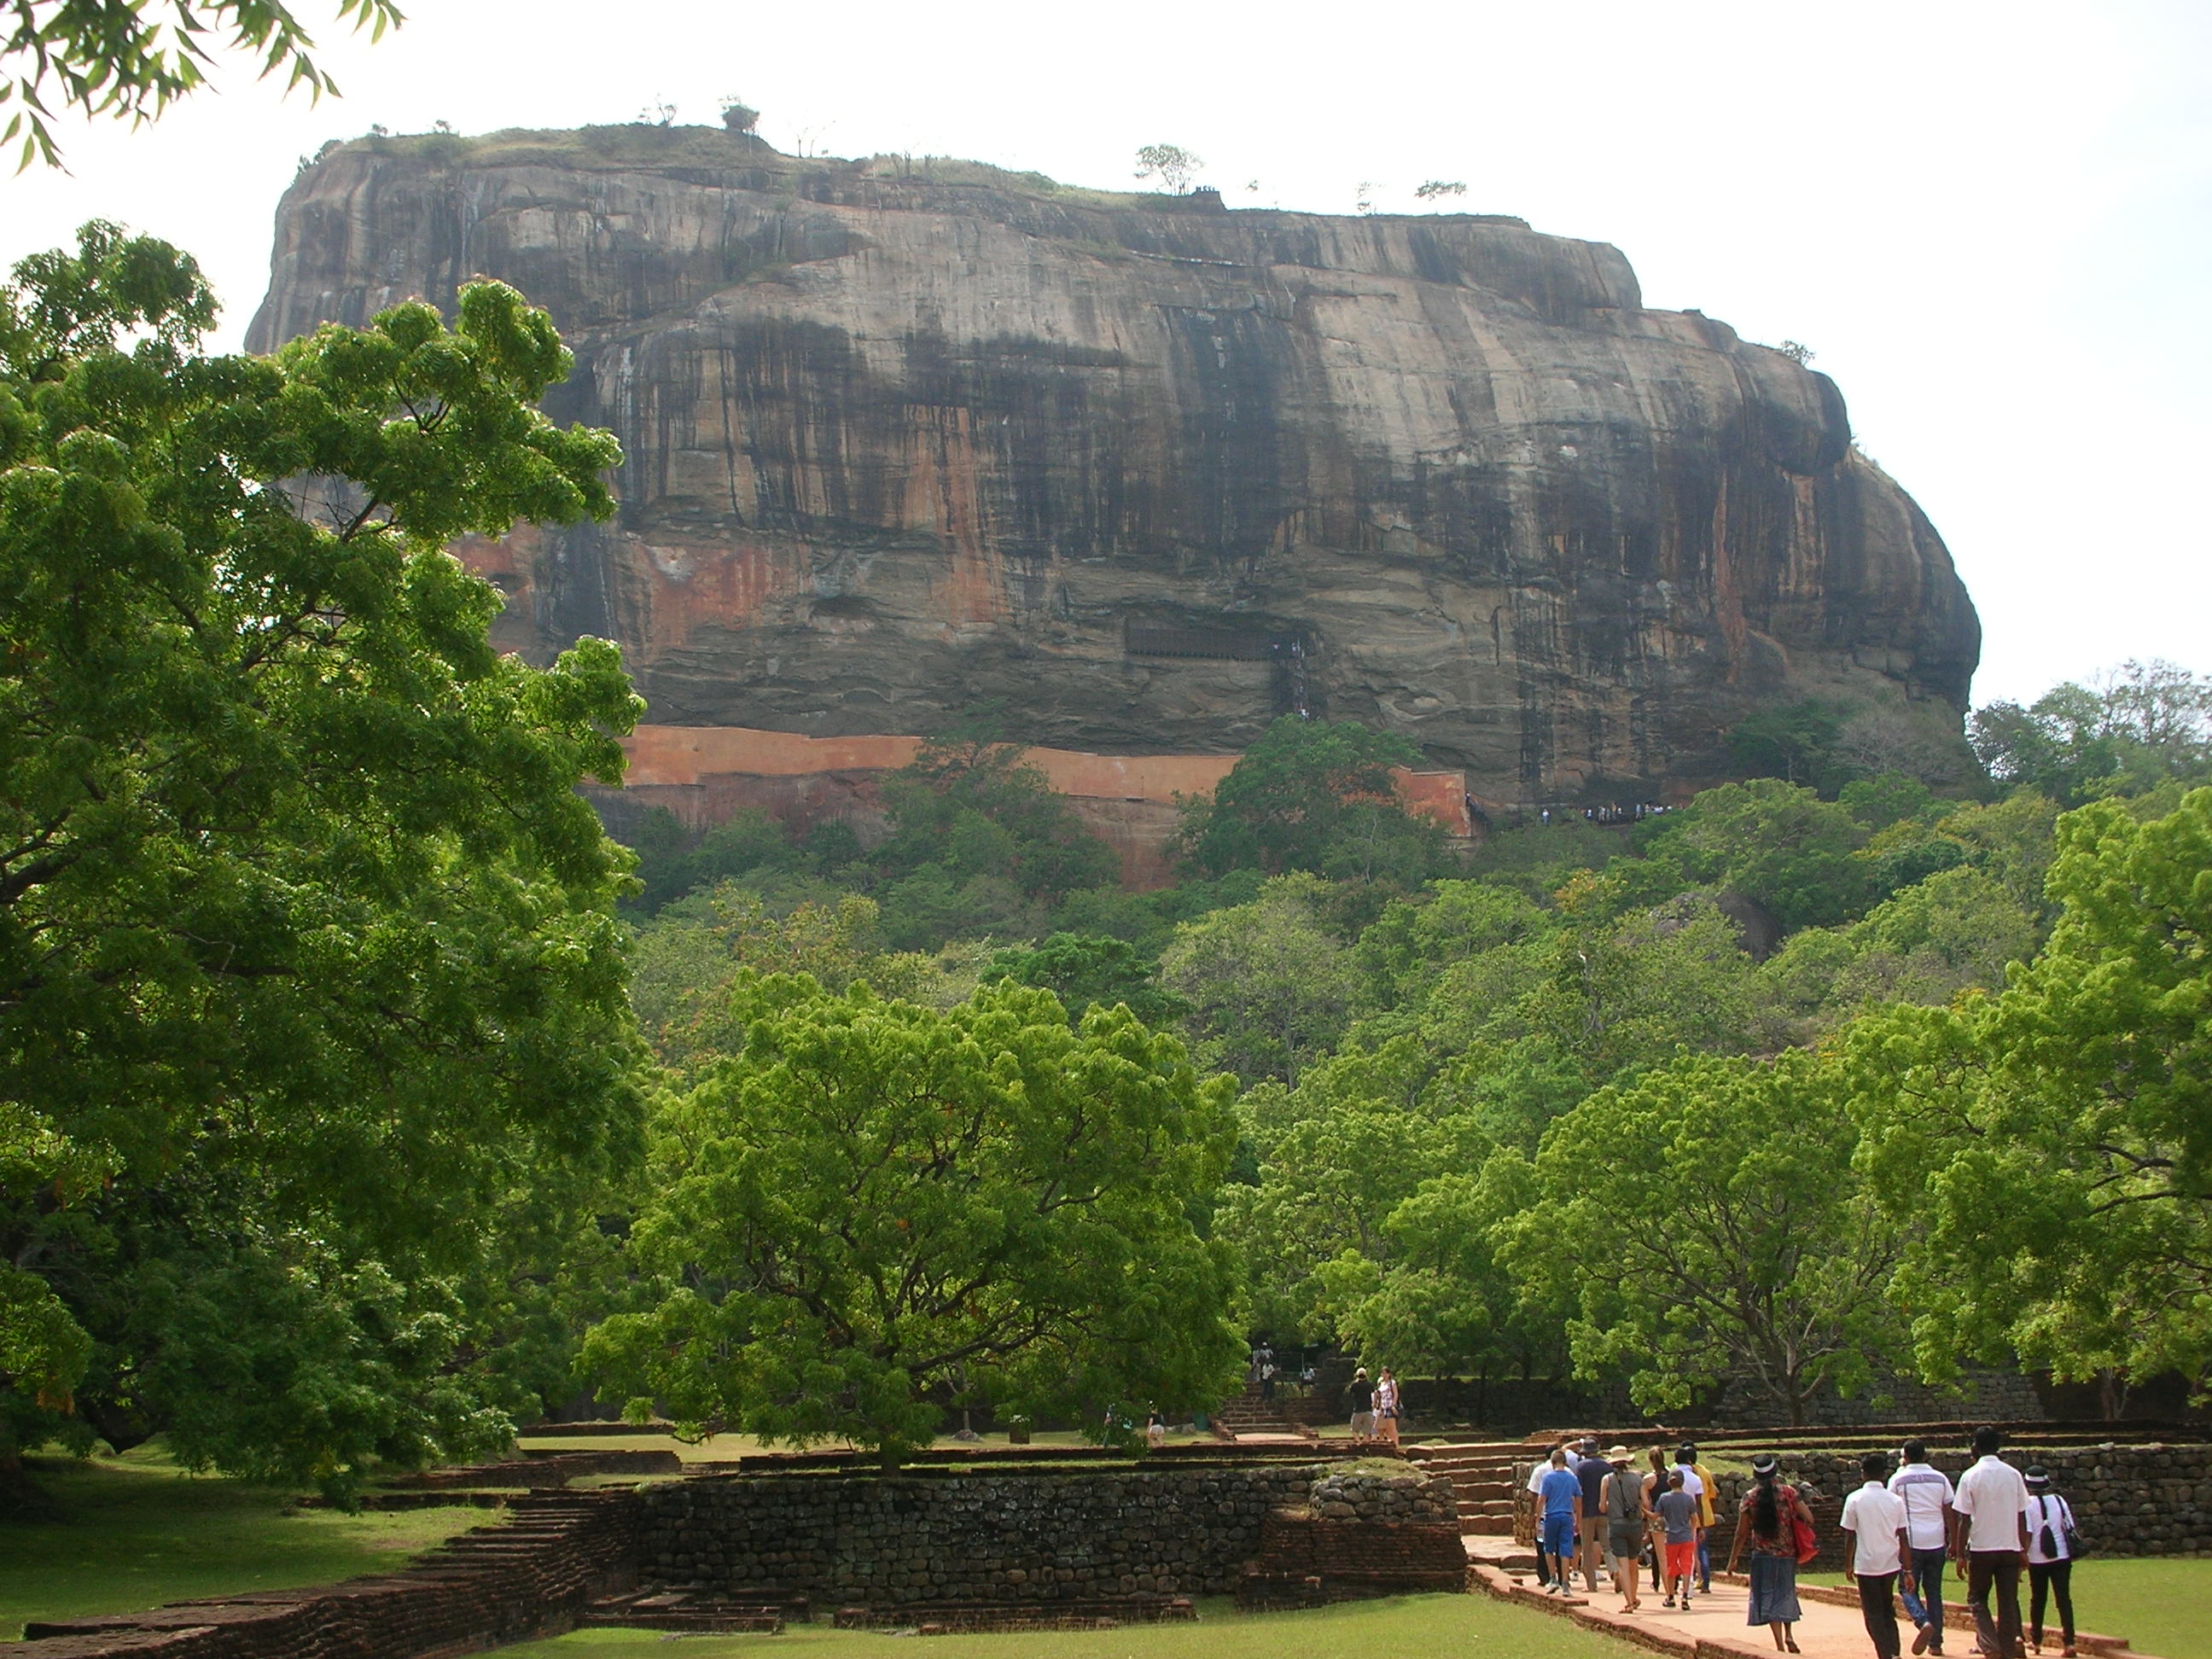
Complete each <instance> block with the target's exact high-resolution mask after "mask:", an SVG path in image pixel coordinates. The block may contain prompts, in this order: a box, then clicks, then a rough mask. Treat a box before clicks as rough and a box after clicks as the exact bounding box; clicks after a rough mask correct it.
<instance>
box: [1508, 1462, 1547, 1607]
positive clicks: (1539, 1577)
mask: <svg viewBox="0 0 2212 1659" xmlns="http://www.w3.org/2000/svg"><path fill="white" fill-rule="evenodd" d="M1555 1449H1556V1448H1555ZM1551 1472H1552V1454H1551V1453H1550V1452H1547V1453H1545V1454H1544V1455H1543V1456H1541V1457H1540V1458H1538V1459H1537V1460H1536V1467H1535V1468H1533V1469H1531V1470H1529V1471H1528V1484H1527V1485H1526V1486H1524V1487H1523V1488H1522V1492H1521V1495H1520V1497H1521V1504H1522V1507H1521V1515H1522V1520H1524V1521H1525V1522H1527V1524H1528V1536H1527V1537H1526V1538H1523V1537H1522V1536H1521V1533H1520V1529H1519V1528H1518V1526H1517V1525H1516V1528H1515V1531H1514V1534H1513V1541H1514V1542H1515V1543H1516V1544H1526V1545H1528V1547H1530V1548H1531V1549H1534V1551H1535V1552H1536V1581H1537V1583H1541V1584H1548V1583H1551V1582H1552V1575H1551V1573H1550V1572H1549V1571H1547V1570H1546V1568H1545V1566H1544V1477H1545V1476H1546V1475H1547V1474H1550V1473H1551Z"/></svg>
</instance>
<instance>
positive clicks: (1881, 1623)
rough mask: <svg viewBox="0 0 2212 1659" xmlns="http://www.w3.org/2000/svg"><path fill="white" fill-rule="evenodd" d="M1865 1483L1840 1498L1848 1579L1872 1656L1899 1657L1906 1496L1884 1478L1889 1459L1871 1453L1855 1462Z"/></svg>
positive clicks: (1906, 1556)
mask: <svg viewBox="0 0 2212 1659" xmlns="http://www.w3.org/2000/svg"><path fill="white" fill-rule="evenodd" d="M1859 1469H1860V1472H1861V1473H1862V1474H1864V1475H1865V1476H1866V1484H1865V1485H1864V1486H1861V1487H1860V1488H1859V1489H1858V1490H1857V1492H1853V1493H1852V1494H1851V1495H1850V1497H1849V1498H1845V1499H1844V1522H1843V1524H1844V1531H1845V1532H1847V1533H1849V1534H1850V1535H1851V1577H1852V1578H1853V1579H1854V1580H1856V1581H1857V1584H1858V1587H1859V1616H1860V1617H1861V1618H1863V1619H1864V1620H1866V1628H1867V1635H1868V1636H1869V1638H1872V1640H1873V1642H1874V1652H1875V1659H1900V1655H1901V1653H1902V1649H1903V1644H1902V1642H1901V1640H1900V1638H1899V1636H1898V1633H1897V1601H1896V1595H1895V1592H1896V1589H1897V1581H1898V1578H1899V1576H1900V1575H1902V1577H1904V1579H1905V1584H1906V1586H1907V1587H1908V1588H1909V1587H1910V1586H1911V1583H1912V1563H1911V1544H1910V1543H1909V1542H1908V1541H1907V1539H1906V1537H1905V1500H1904V1499H1903V1498H1899V1496H1898V1495H1897V1494H1896V1493H1895V1492H1892V1491H1890V1489H1889V1483H1888V1481H1887V1480H1885V1479H1884V1478H1883V1477H1885V1476H1886V1475H1887V1474H1888V1473H1889V1459H1888V1458H1887V1456H1885V1455H1883V1454H1881V1452H1869V1453H1868V1454H1867V1455H1865V1456H1864V1457H1863V1458H1861V1459H1860V1460H1859Z"/></svg>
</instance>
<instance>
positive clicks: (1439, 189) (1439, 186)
mask: <svg viewBox="0 0 2212 1659" xmlns="http://www.w3.org/2000/svg"><path fill="white" fill-rule="evenodd" d="M1413 194H1414V196H1415V197H1418V198H1419V200H1421V201H1424V202H1427V203H1429V204H1431V205H1432V206H1436V205H1441V204H1442V203H1443V198H1444V197H1447V196H1464V195H1466V194H1467V184H1466V182H1465V181H1464V180H1463V179H1424V180H1422V182H1421V183H1419V184H1418V185H1414V186H1413Z"/></svg>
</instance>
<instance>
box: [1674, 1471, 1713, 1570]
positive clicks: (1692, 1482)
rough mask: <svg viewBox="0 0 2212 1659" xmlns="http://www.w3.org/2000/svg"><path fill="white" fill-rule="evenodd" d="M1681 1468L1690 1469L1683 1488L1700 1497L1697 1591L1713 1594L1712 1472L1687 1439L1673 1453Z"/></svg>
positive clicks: (1698, 1498)
mask: <svg viewBox="0 0 2212 1659" xmlns="http://www.w3.org/2000/svg"><path fill="white" fill-rule="evenodd" d="M1674 1463H1675V1466H1676V1467H1677V1468H1685V1469H1687V1470H1689V1472H1690V1478H1689V1479H1688V1480H1685V1481H1683V1483H1682V1487H1683V1490H1684V1491H1686V1492H1688V1493H1689V1494H1690V1496H1691V1497H1692V1498H1696V1499H1697V1500H1698V1594H1699V1595H1711V1594H1712V1593H1713V1474H1712V1471H1711V1469H1709V1468H1706V1467H1705V1465H1704V1464H1703V1463H1700V1462H1698V1449H1697V1448H1696V1447H1695V1446H1693V1445H1692V1444H1690V1443H1689V1442H1688V1441H1684V1442H1683V1443H1682V1449H1681V1450H1680V1451H1678V1452H1676V1453H1675V1454H1674Z"/></svg>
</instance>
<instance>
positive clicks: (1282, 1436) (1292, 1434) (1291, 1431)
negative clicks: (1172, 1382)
mask: <svg viewBox="0 0 2212 1659" xmlns="http://www.w3.org/2000/svg"><path fill="white" fill-rule="evenodd" d="M1289 1403H1290V1402H1289V1401H1285V1400H1280V1399H1277V1400H1262V1399H1261V1397H1260V1385H1259V1384H1258V1383H1246V1384H1245V1385H1244V1392H1243V1394H1241V1395H1237V1397H1236V1398H1235V1399H1234V1400H1225V1401H1222V1402H1221V1404H1220V1405H1218V1406H1217V1407H1214V1410H1213V1413H1212V1418H1211V1421H1212V1424H1213V1431H1214V1433H1216V1434H1218V1435H1219V1436H1220V1437H1222V1438H1223V1439H1225V1440H1310V1439H1313V1438H1314V1437H1315V1436H1314V1432H1313V1431H1312V1430H1311V1429H1310V1428H1308V1427H1306V1426H1305V1425H1304V1424H1300V1423H1295V1422H1293V1421H1291V1418H1290V1415H1289V1413H1287V1412H1286V1411H1285V1409H1284V1408H1285V1407H1286V1406H1287V1405H1288V1404H1289Z"/></svg>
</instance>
